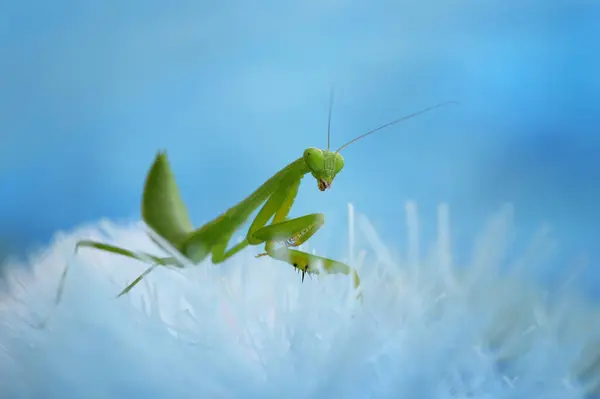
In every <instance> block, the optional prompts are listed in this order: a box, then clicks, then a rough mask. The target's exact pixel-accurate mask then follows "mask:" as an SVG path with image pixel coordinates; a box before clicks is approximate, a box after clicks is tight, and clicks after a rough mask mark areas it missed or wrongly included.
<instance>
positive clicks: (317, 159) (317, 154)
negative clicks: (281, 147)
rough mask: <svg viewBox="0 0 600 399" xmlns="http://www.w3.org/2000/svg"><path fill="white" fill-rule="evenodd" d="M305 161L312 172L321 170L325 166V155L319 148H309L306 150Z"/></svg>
mask: <svg viewBox="0 0 600 399" xmlns="http://www.w3.org/2000/svg"><path fill="white" fill-rule="evenodd" d="M304 162H306V165H307V166H308V168H309V169H310V170H311V171H312V172H317V173H318V172H321V171H322V170H323V169H324V168H325V156H324V155H323V151H321V150H319V149H318V148H308V149H307V150H305V151H304Z"/></svg>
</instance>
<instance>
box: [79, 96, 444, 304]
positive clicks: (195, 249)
mask: <svg viewBox="0 0 600 399" xmlns="http://www.w3.org/2000/svg"><path fill="white" fill-rule="evenodd" d="M332 98H333V96H332ZM449 103H451V102H445V103H441V104H438V105H436V106H433V107H429V108H426V109H423V110H421V111H418V112H415V113H413V114H410V115H408V116H404V117H402V118H400V119H396V120H395V121H392V122H390V123H387V124H385V125H383V126H380V127H378V128H377V129H374V130H371V131H369V132H367V133H365V134H362V135H360V136H358V137H357V138H355V139H354V140H351V141H350V142H348V143H346V144H344V145H343V146H341V147H340V148H339V149H338V150H336V151H330V150H329V145H328V149H327V150H321V149H318V148H308V149H306V150H305V151H304V153H303V155H302V156H301V157H300V158H298V159H296V160H295V161H293V162H292V163H290V164H289V165H287V166H286V167H284V168H283V169H281V170H280V171H279V172H277V173H276V174H275V175H273V176H272V177H271V178H270V179H268V180H267V181H266V182H265V183H264V184H263V185H261V186H260V187H259V188H258V189H256V190H255V191H254V192H253V193H252V194H250V195H249V196H248V197H246V198H245V199H244V200H242V201H241V202H240V203H238V204H237V205H235V206H233V207H232V208H229V209H228V210H227V211H225V212H224V213H222V214H221V215H219V216H218V217H217V218H215V219H214V220H212V221H210V222H208V223H207V224H205V225H204V226H202V227H200V228H198V229H194V228H193V226H192V223H191V222H190V219H189V216H188V212H187V209H186V207H185V204H184V203H183V201H182V199H181V196H180V193H179V188H178V186H177V184H176V182H175V177H174V175H173V172H172V171H171V167H170V165H169V161H168V159H167V155H166V153H165V152H159V153H158V154H157V155H156V157H155V159H154V163H153V164H152V167H151V168H150V171H149V172H148V175H147V178H146V184H145V187H144V192H143V196H142V218H143V220H144V222H145V223H146V224H147V225H148V226H149V227H150V228H151V229H152V230H153V231H154V232H155V233H157V234H158V235H160V236H161V237H162V238H163V239H165V240H166V241H167V242H168V243H169V244H170V245H171V246H173V247H174V248H175V249H176V250H177V251H179V252H180V253H181V254H182V255H183V256H184V257H185V258H187V259H189V261H190V262H191V263H194V264H198V263H200V262H202V261H203V260H204V259H206V257H207V256H209V255H211V257H212V262H213V263H215V264H218V263H221V262H223V261H225V260H227V259H228V258H230V257H232V256H233V255H235V254H236V253H238V252H239V251H241V250H242V249H244V248H246V247H247V246H248V245H261V244H265V252H264V253H263V254H260V255H259V256H270V257H272V258H274V259H278V260H281V261H283V262H286V263H289V264H290V265H292V266H293V267H294V268H296V269H297V270H299V271H300V272H301V273H302V280H303V281H304V275H305V273H308V274H314V273H318V271H319V269H318V268H317V267H315V265H320V266H321V268H322V270H324V271H325V272H327V273H343V274H346V275H349V274H352V276H353V279H354V286H355V287H358V286H359V284H360V279H359V276H358V274H357V272H356V271H355V270H353V269H352V268H351V267H350V266H348V265H346V264H344V263H341V262H338V261H335V260H333V259H328V258H324V257H321V256H316V255H312V254H309V253H306V252H302V251H299V250H296V249H291V248H293V247H297V246H299V245H300V244H302V243H304V242H306V241H307V240H308V239H309V238H310V237H312V235H314V234H315V233H316V232H317V231H318V230H319V228H321V226H323V224H324V223H325V216H324V215H323V214H321V213H314V214H310V215H306V216H301V217H298V218H294V219H287V216H288V214H289V212H290V210H291V208H292V205H293V204H294V200H295V198H296V195H297V193H298V188H299V186H300V182H301V180H302V178H303V177H304V176H305V175H306V174H309V173H310V174H311V175H312V176H313V177H314V178H315V179H316V180H317V186H318V188H319V190H320V191H326V190H327V189H328V188H329V187H330V186H331V184H332V182H333V180H334V178H335V177H336V176H337V174H338V173H340V172H341V171H342V169H343V167H344V159H343V158H342V156H341V154H340V150H341V149H342V148H344V147H346V146H347V145H349V144H351V143H353V142H355V141H357V140H359V139H361V138H363V137H365V136H367V135H369V134H371V133H374V132H376V131H378V130H380V129H383V128H385V127H387V126H391V125H393V124H395V123H398V122H401V121H404V120H406V119H409V118H412V117H415V116H417V115H419V114H422V113H425V112H427V111H430V110H433V109H435V108H439V107H441V106H443V105H446V104H449ZM330 122H331V106H330V109H329V123H330ZM328 144H329V129H328ZM261 205H262V208H261V209H260V210H259V211H258V214H257V215H256V217H255V219H254V220H253V222H252V224H251V226H250V228H249V230H248V232H247V234H246V238H245V239H244V240H243V241H242V242H240V243H239V244H237V245H235V246H233V247H232V248H230V249H227V248H228V245H229V241H230V240H231V238H232V236H233V234H234V233H235V232H236V231H237V230H238V229H239V228H240V227H241V226H242V225H243V224H244V223H246V222H247V220H248V218H249V217H250V216H251V214H252V213H253V212H254V211H256V210H257V209H258V208H259V207H260V206H261ZM271 219H272V223H271V224H268V222H269V221H270V220H271ZM77 247H78V248H79V247H91V248H96V249H99V250H103V251H106V252H111V253H114V254H118V255H122V256H127V257H130V258H133V259H136V260H140V261H143V262H147V263H149V264H151V265H152V266H151V267H150V268H149V269H147V270H146V271H145V272H144V273H143V274H142V275H141V276H139V277H138V278H137V279H136V280H135V281H134V282H132V283H131V284H130V285H129V286H127V287H126V288H125V289H124V290H123V291H122V292H121V293H120V294H119V296H121V295H123V294H125V293H127V292H129V290H131V288H133V286H134V285H136V284H137V283H138V282H139V281H141V279H142V278H143V277H144V276H145V275H146V274H147V273H149V272H150V271H151V270H153V269H154V268H155V267H156V265H163V266H175V267H184V265H183V264H182V263H181V262H180V261H179V260H178V259H177V258H175V257H167V258H160V257H157V256H154V255H151V254H147V253H141V252H137V253H136V252H132V251H129V250H126V249H123V248H120V247H116V246H112V245H108V244H104V243H100V242H96V241H90V240H83V241H80V242H79V243H78V244H77Z"/></svg>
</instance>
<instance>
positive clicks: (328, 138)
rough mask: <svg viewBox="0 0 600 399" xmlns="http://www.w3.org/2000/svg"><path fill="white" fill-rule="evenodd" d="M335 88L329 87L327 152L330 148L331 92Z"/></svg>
mask: <svg viewBox="0 0 600 399" xmlns="http://www.w3.org/2000/svg"><path fill="white" fill-rule="evenodd" d="M334 90H335V86H334V85H332V86H331V93H329V118H328V119H327V151H329V148H331V109H332V108H333V92H334Z"/></svg>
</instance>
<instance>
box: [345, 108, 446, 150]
mask: <svg viewBox="0 0 600 399" xmlns="http://www.w3.org/2000/svg"><path fill="white" fill-rule="evenodd" d="M449 104H458V102H457V101H445V102H443V103H439V104H437V105H434V106H431V107H428V108H425V109H422V110H420V111H417V112H413V113H412V114H410V115H406V116H403V117H402V118H399V119H396V120H394V121H391V122H389V123H386V124H385V125H382V126H379V127H378V128H377V129H373V130H371V131H369V132H367V133H364V134H361V135H360V136H358V137H357V138H355V139H352V140H350V141H349V142H347V143H346V144H344V145H343V146H341V147H340V148H338V149H337V151H336V152H340V151H341V150H342V148H345V147H347V146H349V145H350V144H352V143H354V142H355V141H358V140H360V139H362V138H363V137H365V136H368V135H369V134H371V133H375V132H376V131H378V130H381V129H383V128H386V127H388V126H391V125H394V124H396V123H398V122H402V121H405V120H407V119H411V118H414V117H415V116H418V115H421V114H424V113H425V112H429V111H433V110H434V109H437V108H440V107H443V106H445V105H449Z"/></svg>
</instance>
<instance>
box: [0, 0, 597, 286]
mask: <svg viewBox="0 0 600 399" xmlns="http://www.w3.org/2000/svg"><path fill="white" fill-rule="evenodd" d="M0 18H1V19H2V24H0V25H1V26H2V28H0V29H2V39H0V40H1V42H0V48H1V49H2V50H1V56H2V62H1V63H0V76H1V77H2V78H0V79H2V81H3V82H2V90H1V92H0V109H1V110H2V111H1V113H0V132H1V133H0V134H1V135H2V139H3V140H2V147H1V148H2V157H1V160H2V161H1V166H2V172H1V174H0V179H1V180H0V220H2V228H3V229H5V230H6V231H7V232H13V231H14V232H16V234H17V235H18V236H19V237H23V239H24V240H25V242H28V243H35V242H45V241H47V240H49V239H50V237H51V236H52V234H53V233H54V232H55V231H57V230H62V229H71V228H73V227H75V226H77V225H79V224H81V223H82V222H87V221H94V220H97V219H99V218H102V217H109V218H112V219H122V218H132V219H136V218H138V217H139V209H138V206H139V197H140V192H141V189H142V184H143V179H144V174H145V172H146V170H147V168H148V166H149V164H150V162H151V161H152V158H153V156H154V153H155V152H156V151H157V150H159V149H161V148H166V149H167V150H168V152H169V154H170V157H171V160H172V164H173V168H174V170H175V173H176V174H177V178H178V181H179V183H180V186H181V189H182V193H183V195H184V198H185V199H186V201H187V202H188V204H189V208H190V212H191V215H192V217H193V220H194V221H195V222H196V223H198V224H199V223H202V222H204V221H207V220H209V219H211V218H213V217H214V216H215V215H217V214H218V213H219V212H221V211H223V210H224V209H225V208H226V207H229V206H231V205H233V204H235V203H236V202H237V201H239V200H240V199H242V198H243V197H244V196H246V195H247V194H248V193H249V192H250V191H251V190H253V189H254V188H256V187H257V186H258V185H259V184H260V183H262V182H263V181H264V180H265V179H266V178H268V177H269V176H270V175H271V174H273V173H274V172H276V171H277V170H278V169H279V168H281V167H283V166H284V165H285V164H287V163H288V162H290V161H292V160H293V159H295V158H296V157H298V156H300V154H301V153H302V150H303V149H304V148H305V147H308V146H325V145H326V136H325V133H326V119H327V102H328V92H329V88H330V85H331V84H332V83H333V82H335V83H336V84H337V94H336V96H337V97H336V103H335V107H334V116H333V137H332V139H333V144H334V145H335V146H337V145H339V144H341V143H343V142H345V141H347V140H349V139H351V138H353V137H354V136H356V135H358V134H360V133H362V132H363V131H365V130H368V129H370V128H373V127H375V126H377V125H379V124H382V123H384V122H387V121H388V120H390V119H394V118H396V117H398V116H401V115H403V114H406V113H410V112H412V111H414V110H417V109H419V108H422V107H426V106H429V105H432V104H435V103H437V102H440V101H444V100H458V101H460V102H461V104H462V105H461V106H460V107H450V108H445V109H442V110H438V111H435V112H434V113H431V114H428V115H424V116H422V117H420V118H418V119H414V120H411V121H409V122H406V123H405V124H404V125H401V126H397V127H394V128H391V129H389V130H387V131H384V132H381V133H379V134H378V136H373V137H369V138H368V139H365V141H363V142H361V143H357V144H355V145H353V146H351V147H349V148H348V149H347V150H346V151H344V156H345V158H346V168H345V170H344V171H343V173H342V174H340V175H339V177H338V179H337V181H336V182H335V183H334V186H333V187H332V190H330V191H329V192H328V193H326V194H323V193H320V192H318V191H317V189H316V184H315V182H313V181H310V180H309V179H306V180H305V184H304V185H303V187H302V191H301V193H300V196H299V199H298V205H297V208H295V209H294V214H295V215H301V214H303V213H306V212H309V211H310V212H313V211H324V212H327V215H328V216H329V219H328V221H330V223H328V224H327V225H326V227H325V228H324V232H323V233H320V234H319V236H322V237H331V236H332V235H334V234H336V230H332V228H333V227H332V226H337V222H336V221H341V220H343V214H344V205H345V204H346V203H348V202H353V203H355V204H356V205H357V207H359V208H360V209H362V210H363V211H364V212H365V213H366V214H368V215H369V216H370V217H371V219H372V220H373V223H374V224H375V226H376V227H377V229H378V230H379V231H380V232H381V234H382V236H383V237H384V238H385V239H390V240H391V239H392V238H393V239H394V240H396V238H397V237H398V234H401V233H398V232H399V231H402V229H401V228H399V226H398V225H397V224H398V220H401V215H402V207H403V203H404V201H405V200H406V199H414V200H416V201H417V202H418V203H419V205H420V207H421V209H424V210H428V211H432V210H433V209H434V206H435V205H436V204H437V203H438V202H440V201H446V202H448V203H450V205H451V207H452V209H453V220H457V221H460V223H457V226H459V227H457V228H456V231H455V232H454V234H455V245H456V246H457V247H458V250H459V251H458V252H457V254H458V255H457V256H459V259H460V256H461V252H460V250H461V247H463V246H464V247H465V248H467V247H468V245H469V241H468V240H470V239H471V238H472V236H473V234H474V232H475V231H476V230H477V229H478V228H480V227H481V226H480V225H479V224H478V221H479V220H481V217H483V216H484V215H487V214H488V213H489V212H490V211H491V210H493V209H496V207H497V206H498V205H499V204H500V203H502V202H505V201H509V202H513V203H514V205H515V209H516V221H517V225H518V226H519V227H520V228H521V229H522V230H519V232H522V233H530V232H531V231H532V229H534V228H537V227H538V226H539V225H540V223H542V222H549V223H550V224H551V225H552V226H553V228H554V229H555V234H556V238H557V242H558V243H559V249H560V253H559V254H558V255H557V257H556V259H557V262H560V263H561V264H564V263H565V262H566V261H568V260H570V259H572V258H573V257H576V256H579V255H582V254H586V253H587V254H589V255H590V256H591V258H590V259H592V263H593V262H594V261H595V259H597V255H598V250H597V248H600V238H599V237H600V228H599V227H598V225H599V223H600V211H598V208H597V206H596V204H598V202H599V200H600V190H599V188H598V187H599V183H598V179H599V178H600V157H598V154H600V152H599V150H600V139H599V136H598V128H597V125H598V122H599V121H600V114H599V113H598V111H597V110H598V104H599V103H600V94H599V93H600V91H599V89H600V51H599V48H598V44H597V38H598V37H600V23H599V22H598V21H600V6H598V5H594V2H590V1H525V2H522V1H518V2H517V1H488V2H485V4H481V2H475V1H472V2H469V1H460V2H442V1H429V2H428V1H420V2H404V3H403V4H400V3H399V2H393V1H377V2H363V3H361V4H359V3H357V2H344V1H315V0H309V1H304V2H289V1H278V2H274V1H273V2H264V3H262V4H261V5H254V3H249V2H227V3H224V2H218V3H209V2H201V1H183V2H177V3H170V4H169V6H166V5H164V3H160V2H155V1H143V2H142V1H128V2H124V1H115V0H112V1H104V2H85V3H84V2H74V1H71V2H68V1H55V2H34V1H29V2H26V1H23V2H13V3H8V2H6V4H3V5H2V10H1V12H0ZM340 223H341V222H340ZM423 223H424V224H423V229H429V230H431V229H432V226H433V224H434V221H433V219H425V220H424V221H423ZM13 234H15V233H13ZM316 239H318V238H316ZM519 242H520V241H519V240H518V237H517V245H518V243H519ZM400 244H401V243H400ZM591 270H592V272H590V276H589V277H590V278H589V279H588V280H587V281H588V282H589V283H590V287H589V288H592V289H593V288H594V286H595V285H594V284H597V283H598V282H600V281H599V278H598V277H597V276H598V275H597V273H593V270H594V269H593V268H591ZM552 275H553V274H552V273H550V272H549V273H548V275H546V276H545V277H547V278H548V279H552V278H553V277H552Z"/></svg>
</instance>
